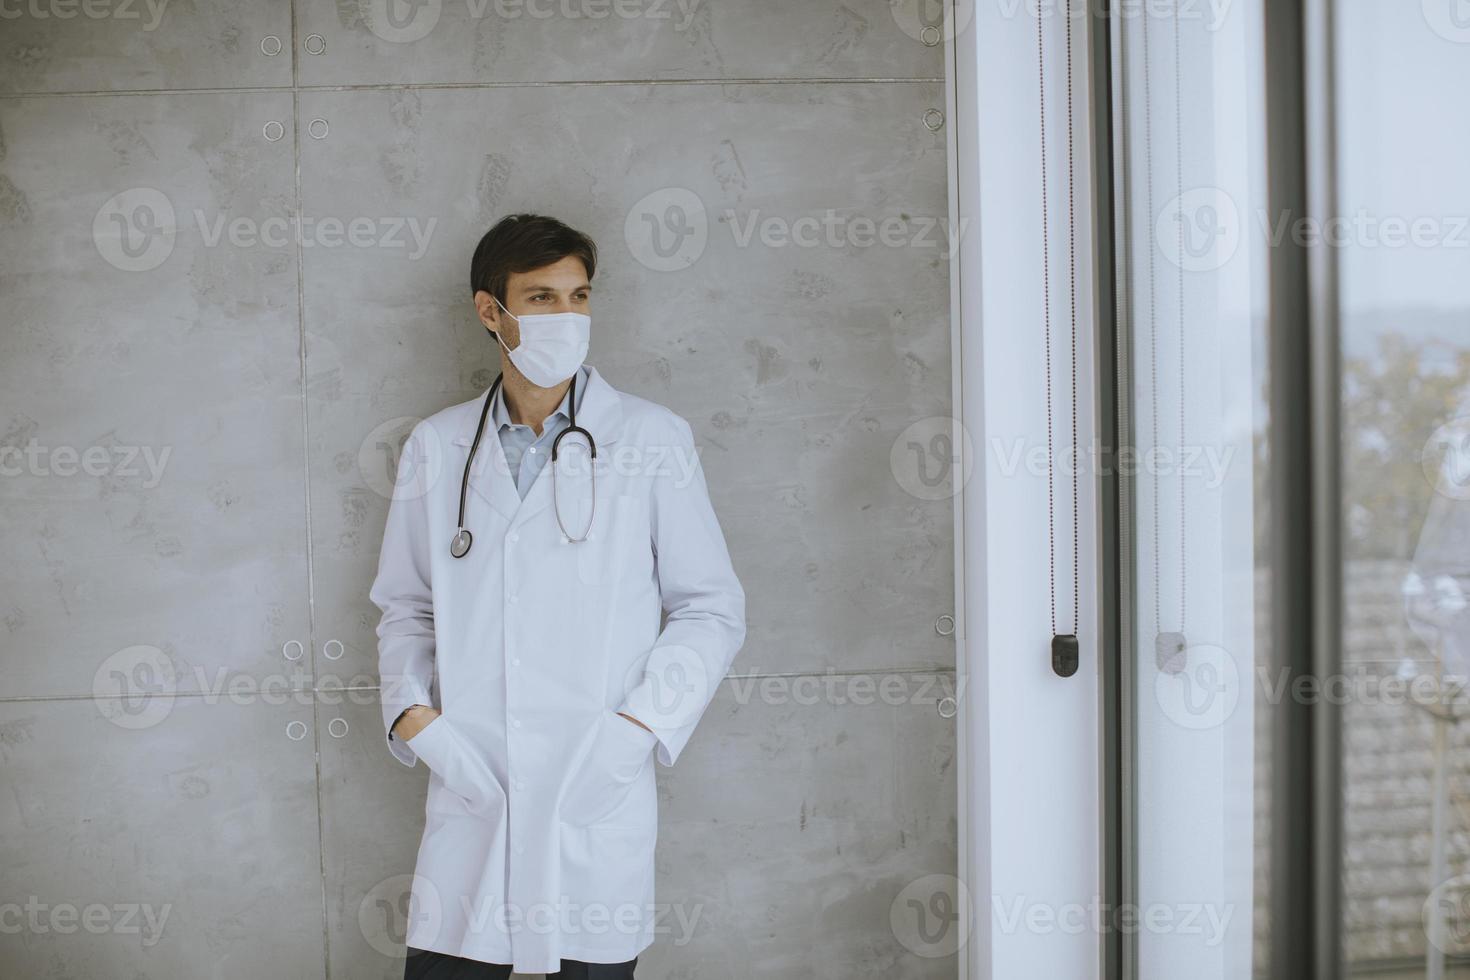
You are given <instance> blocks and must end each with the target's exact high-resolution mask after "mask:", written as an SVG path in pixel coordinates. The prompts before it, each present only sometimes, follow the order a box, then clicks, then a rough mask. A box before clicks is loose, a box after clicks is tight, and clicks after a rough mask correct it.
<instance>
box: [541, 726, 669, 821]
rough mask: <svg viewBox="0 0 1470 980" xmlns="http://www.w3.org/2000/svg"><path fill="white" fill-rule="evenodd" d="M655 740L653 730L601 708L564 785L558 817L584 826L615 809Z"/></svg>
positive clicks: (647, 761)
mask: <svg viewBox="0 0 1470 980" xmlns="http://www.w3.org/2000/svg"><path fill="white" fill-rule="evenodd" d="M657 742H658V737H657V736H655V735H654V734H653V732H651V731H649V730H648V729H646V728H643V727H641V726H639V725H636V724H634V723H633V722H631V721H629V720H628V719H626V718H624V717H622V716H621V715H619V714H618V713H617V712H615V711H611V710H605V711H604V712H603V714H602V717H601V718H600V719H599V723H598V731H597V734H596V737H595V740H594V741H593V743H592V748H591V749H590V750H589V751H588V753H587V755H586V757H585V758H584V759H583V760H582V764H581V765H580V766H579V767H578V768H577V770H576V772H575V773H573V775H572V778H571V780H570V782H569V783H568V785H567V792H566V794H565V795H564V796H563V798H562V804H561V813H560V816H561V818H562V820H564V821H565V822H567V823H569V824H573V825H575V826H579V827H586V826H590V825H592V824H596V823H601V822H603V821H604V820H606V819H607V818H608V817H609V816H611V815H612V814H613V813H614V812H616V811H617V810H618V809H619V808H620V807H621V806H622V805H623V803H624V802H625V801H626V800H627V797H628V794H629V793H630V792H631V791H632V788H633V785H634V783H635V782H637V780H638V777H639V776H640V775H641V774H642V772H643V769H644V767H645V766H647V765H649V763H650V760H651V759H652V758H653V747H654V745H655V744H657ZM635 818H636V815H635Z"/></svg>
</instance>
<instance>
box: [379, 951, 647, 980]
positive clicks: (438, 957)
mask: <svg viewBox="0 0 1470 980" xmlns="http://www.w3.org/2000/svg"><path fill="white" fill-rule="evenodd" d="M637 962H638V957H636V956H635V957H633V958H632V959H631V960H629V961H628V962H626V963H581V962H578V961H577V960H562V961H561V970H560V971H558V972H556V973H548V974H546V980H633V965H634V964H635V963H637ZM509 976H510V966H509V965H507V964H502V963H481V962H480V961H479V960H467V959H464V958H463V957H460V956H450V955H448V954H447V953H436V952H434V951H433V950H431V949H414V948H413V947H412V946H410V947H408V959H407V960H405V961H404V963H403V980H507V978H508V977H509Z"/></svg>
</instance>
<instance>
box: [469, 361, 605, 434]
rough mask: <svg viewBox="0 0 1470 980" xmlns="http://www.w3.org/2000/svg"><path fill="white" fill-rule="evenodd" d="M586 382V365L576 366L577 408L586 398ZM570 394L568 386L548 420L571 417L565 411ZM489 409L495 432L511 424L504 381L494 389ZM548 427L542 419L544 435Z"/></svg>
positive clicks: (587, 382) (503, 429)
mask: <svg viewBox="0 0 1470 980" xmlns="http://www.w3.org/2000/svg"><path fill="white" fill-rule="evenodd" d="M588 384H589V381H588V378H587V366H586V365H585V364H584V365H582V366H581V367H579V368H577V408H579V409H580V408H581V407H582V403H583V402H584V401H585V400H586V398H585V396H586V392H587V385H588ZM571 395H572V391H571V388H570V387H568V388H567V393H566V394H565V395H562V397H561V404H560V405H558V406H557V407H556V411H554V412H552V413H551V415H550V417H549V421H551V422H555V420H556V417H557V416H558V415H559V416H561V417H562V418H564V419H570V418H571V416H570V414H569V413H568V412H567V401H568V399H570V398H571ZM490 411H491V414H492V416H493V417H494V420H495V431H496V432H504V431H505V430H506V428H507V427H508V426H510V425H511V424H512V423H511V420H510V409H509V408H507V407H506V404H505V382H504V381H502V382H501V383H500V387H499V388H498V389H496V391H495V404H494V406H492V407H491V410H490ZM550 427H551V426H550V425H548V424H547V422H546V421H543V422H542V424H541V432H542V434H543V435H544V434H545V433H546V430H547V429H548V428H550Z"/></svg>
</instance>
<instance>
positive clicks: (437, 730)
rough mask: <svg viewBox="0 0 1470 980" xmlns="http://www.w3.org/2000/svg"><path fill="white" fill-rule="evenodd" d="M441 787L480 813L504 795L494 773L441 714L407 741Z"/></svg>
mask: <svg viewBox="0 0 1470 980" xmlns="http://www.w3.org/2000/svg"><path fill="white" fill-rule="evenodd" d="M408 745H409V747H410V748H412V749H413V751H414V752H415V754H417V755H418V757H419V758H421V759H423V760H424V763H425V765H427V766H428V767H429V771H430V772H432V773H433V774H434V775H435V776H437V777H439V780H440V781H441V782H442V783H443V784H444V788H445V789H447V790H449V791H450V792H451V793H453V794H455V795H456V796H458V797H460V798H461V799H463V800H464V801H465V804H466V805H467V806H468V807H469V808H470V810H472V811H474V812H476V813H483V812H485V811H486V810H488V809H490V808H491V807H492V806H494V805H495V804H496V803H498V802H499V800H500V799H501V798H502V797H503V795H504V791H503V790H501V788H500V785H499V783H498V782H497V781H496V779H495V777H494V775H493V774H492V773H491V772H490V770H489V767H488V766H486V765H485V764H484V762H483V760H481V759H480V758H479V757H478V756H477V755H476V753H475V747H474V746H473V745H472V744H471V743H469V742H468V741H466V740H465V739H464V738H463V737H462V736H461V735H460V734H459V733H458V732H457V731H455V729H454V726H453V725H452V724H451V723H450V720H449V719H448V718H446V717H445V716H444V715H442V714H441V715H438V716H436V717H435V718H434V719H433V720H432V721H430V722H429V723H428V724H427V725H425V726H424V727H423V728H422V729H421V730H420V731H419V732H418V734H416V735H415V736H414V737H413V738H412V739H411V740H410V741H409V743H408Z"/></svg>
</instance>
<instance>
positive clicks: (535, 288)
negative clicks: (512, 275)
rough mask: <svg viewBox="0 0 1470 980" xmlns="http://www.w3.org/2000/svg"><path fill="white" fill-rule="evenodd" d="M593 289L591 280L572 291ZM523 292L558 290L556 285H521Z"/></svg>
mask: <svg viewBox="0 0 1470 980" xmlns="http://www.w3.org/2000/svg"><path fill="white" fill-rule="evenodd" d="M591 291H592V284H591V283H590V282H584V283H583V284H582V285H580V286H577V287H576V288H574V289H573V290H572V292H574V293H579V292H591ZM521 292H522V293H554V292H556V287H555V286H537V285H531V286H522V287H521Z"/></svg>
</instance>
